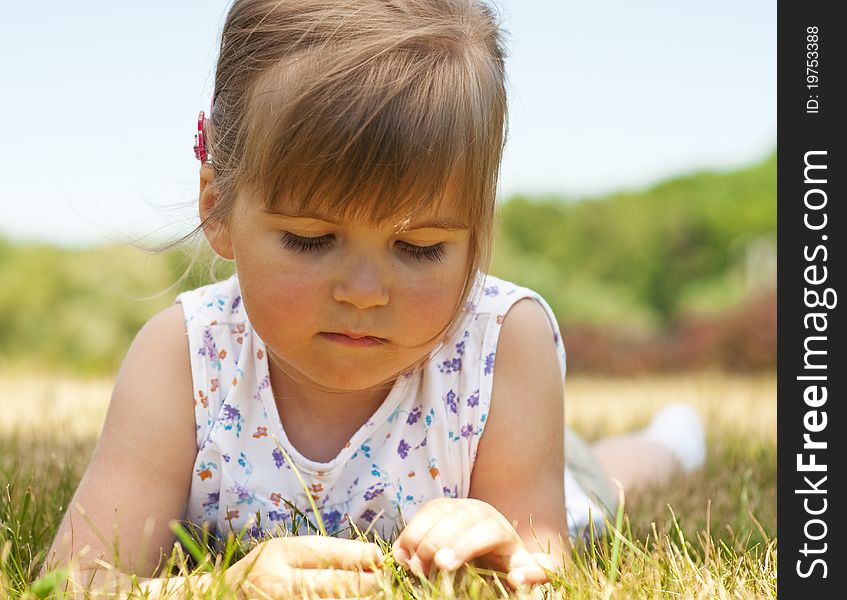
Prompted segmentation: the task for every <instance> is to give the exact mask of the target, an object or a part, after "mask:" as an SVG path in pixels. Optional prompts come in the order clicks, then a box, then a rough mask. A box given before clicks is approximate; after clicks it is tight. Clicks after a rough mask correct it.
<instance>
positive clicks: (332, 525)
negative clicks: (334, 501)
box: [321, 510, 344, 530]
mask: <svg viewBox="0 0 847 600" xmlns="http://www.w3.org/2000/svg"><path fill="white" fill-rule="evenodd" d="M343 516H344V515H342V514H341V513H340V512H338V511H337V510H332V511H331V512H328V513H323V514H322V515H321V519H323V522H324V527H326V528H327V529H328V530H334V529H337V528H338V526H339V525H340V524H341V518H342V517H343Z"/></svg>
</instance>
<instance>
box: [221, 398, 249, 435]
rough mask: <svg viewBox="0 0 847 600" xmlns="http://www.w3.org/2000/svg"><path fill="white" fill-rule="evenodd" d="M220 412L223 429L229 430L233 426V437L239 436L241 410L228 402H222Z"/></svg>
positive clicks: (242, 420) (241, 421)
mask: <svg viewBox="0 0 847 600" xmlns="http://www.w3.org/2000/svg"><path fill="white" fill-rule="evenodd" d="M221 412H222V418H221V420H222V421H223V423H224V429H225V430H226V431H230V430H231V429H233V428H234V429H235V437H240V434H241V424H242V423H243V422H244V419H243V418H242V417H241V411H240V410H238V409H237V408H235V407H234V406H232V405H230V404H224V405H223V406H222V407H221Z"/></svg>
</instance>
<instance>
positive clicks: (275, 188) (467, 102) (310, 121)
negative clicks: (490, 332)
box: [198, 0, 507, 341]
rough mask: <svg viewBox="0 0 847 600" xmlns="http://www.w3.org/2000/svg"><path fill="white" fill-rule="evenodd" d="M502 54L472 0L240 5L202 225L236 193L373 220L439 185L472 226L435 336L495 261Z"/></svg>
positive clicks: (212, 137) (231, 24)
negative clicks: (454, 294)
mask: <svg viewBox="0 0 847 600" xmlns="http://www.w3.org/2000/svg"><path fill="white" fill-rule="evenodd" d="M504 55H505V50H504V40H503V33H502V30H501V27H500V24H499V22H498V18H497V15H496V14H495V12H494V10H493V9H492V8H491V7H490V6H489V5H487V4H485V3H484V2H483V1H481V0H236V1H235V2H234V3H233V5H232V7H231V8H230V11H229V13H228V15H227V18H226V22H225V24H224V27H223V31H222V34H221V45H220V53H219V57H218V63H217V69H216V72H215V89H214V109H213V111H212V113H211V116H210V119H209V121H208V130H207V145H208V148H209V151H210V154H211V157H212V160H213V165H214V170H215V185H216V188H217V194H218V201H217V203H216V206H215V207H214V209H213V211H212V213H211V214H210V215H209V216H208V217H207V219H206V220H204V222H203V223H201V225H200V227H198V230H199V229H201V228H202V227H204V226H205V225H206V224H207V223H209V222H210V221H219V222H223V223H227V222H228V221H229V219H231V218H232V213H233V210H232V209H233V206H234V204H235V202H236V198H237V197H238V195H239V194H241V193H243V192H246V191H249V192H250V193H251V195H253V196H255V197H256V198H259V199H260V200H261V202H262V203H263V204H264V206H265V207H266V208H271V207H274V206H279V205H280V204H283V205H285V206H286V208H287V209H289V210H292V211H296V212H303V211H305V210H307V209H309V210H311V211H314V212H319V213H323V214H332V215H335V216H337V217H340V218H341V219H343V220H355V221H363V222H371V223H383V222H385V221H386V220H387V219H388V218H390V217H392V216H396V215H406V216H407V217H408V218H412V219H413V218H414V217H415V216H416V215H417V214H419V213H421V212H423V211H426V210H429V209H430V208H433V207H434V208H436V209H437V208H438V206H439V205H440V203H441V201H442V200H443V199H444V198H445V197H446V196H447V190H448V189H449V190H451V191H452V192H453V193H452V194H450V196H451V197H452V198H454V202H458V204H459V205H458V206H456V207H455V208H457V209H458V211H459V212H458V216H459V218H460V219H461V220H462V222H463V223H465V224H466V225H468V227H469V231H470V253H469V257H468V273H467V277H466V280H465V284H464V288H463V290H462V293H461V295H460V299H459V302H458V303H457V306H456V309H455V313H454V317H453V319H452V320H451V321H450V322H449V323H448V324H447V325H446V326H445V327H444V329H443V330H442V331H441V332H439V334H438V336H437V337H440V336H442V335H444V334H445V332H447V331H453V330H454V329H455V328H456V327H457V326H458V325H459V322H460V320H461V317H462V316H463V313H464V312H465V310H464V309H465V307H466V306H467V303H469V302H471V303H472V302H473V299H471V298H470V297H471V296H472V295H473V294H472V292H473V290H474V287H475V286H474V284H475V280H476V275H477V272H478V271H480V270H482V271H484V270H486V269H487V268H488V265H489V262H490V259H491V245H492V243H493V235H494V215H495V196H496V187H497V180H498V175H499V169H500V162H501V157H502V150H503V144H504V143H505V139H506V134H507V106H506V89H505V70H504ZM435 339H436V338H433V340H435ZM431 341H432V340H431Z"/></svg>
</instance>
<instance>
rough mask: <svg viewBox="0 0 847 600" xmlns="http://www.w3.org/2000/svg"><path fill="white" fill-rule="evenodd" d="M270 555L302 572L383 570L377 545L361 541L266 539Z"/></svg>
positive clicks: (307, 538) (320, 538)
mask: <svg viewBox="0 0 847 600" xmlns="http://www.w3.org/2000/svg"><path fill="white" fill-rule="evenodd" d="M264 543H265V544H273V545H275V547H273V548H269V549H268V550H270V551H281V552H283V553H284V556H285V561H286V563H287V564H289V565H291V566H292V567H300V568H304V569H315V568H318V569H320V568H328V567H333V568H335V569H350V570H353V571H356V570H359V569H366V570H378V569H381V568H382V566H383V554H382V549H381V548H380V547H379V546H377V545H376V544H373V543H370V542H363V541H360V540H348V539H344V538H335V537H327V536H321V535H308V536H296V537H295V536H292V537H286V538H273V539H269V540H267V541H266V542H264Z"/></svg>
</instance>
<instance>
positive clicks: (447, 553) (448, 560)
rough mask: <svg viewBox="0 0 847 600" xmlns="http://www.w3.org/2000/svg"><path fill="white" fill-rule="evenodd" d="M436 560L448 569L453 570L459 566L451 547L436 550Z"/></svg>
mask: <svg viewBox="0 0 847 600" xmlns="http://www.w3.org/2000/svg"><path fill="white" fill-rule="evenodd" d="M435 560H436V562H437V563H438V564H439V565H441V567H442V568H444V569H448V570H451V571H452V570H454V569H458V568H459V561H458V559H457V558H456V553H455V552H454V551H453V549H452V548H442V549H441V550H439V551H438V552H436V553H435Z"/></svg>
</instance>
